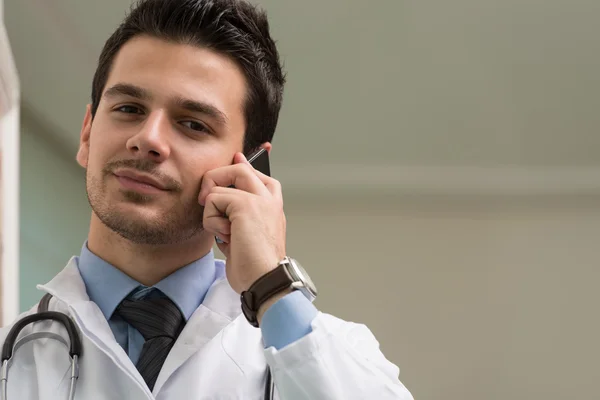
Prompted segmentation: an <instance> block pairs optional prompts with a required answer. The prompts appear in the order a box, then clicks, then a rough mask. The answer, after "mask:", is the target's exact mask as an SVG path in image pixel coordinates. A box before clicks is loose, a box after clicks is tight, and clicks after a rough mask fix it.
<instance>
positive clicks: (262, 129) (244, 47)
mask: <svg viewBox="0 0 600 400" xmlns="http://www.w3.org/2000/svg"><path fill="white" fill-rule="evenodd" d="M138 35H148V36H151V37H156V38H158V39H162V40H166V41H169V42H173V43H182V44H190V45H194V46H199V47H203V48H208V49H211V50H214V51H216V52H219V53H221V54H224V55H227V56H229V57H230V58H231V59H232V60H234V62H236V63H237V65H238V66H239V67H240V68H241V70H242V71H243V73H244V75H245V77H246V82H247V93H246V98H245V99H244V116H245V120H246V132H245V135H244V151H245V152H246V153H247V152H249V151H250V150H252V149H255V148H257V147H258V146H259V145H260V144H262V143H264V142H271V141H272V139H273V135H274V134H275V128H276V126H277V120H278V118H279V111H280V109H281V103H282V98H283V87H284V84H285V75H284V72H283V69H282V66H281V64H280V62H279V53H278V51H277V48H276V46H275V42H274V41H273V39H272V38H271V35H270V33H269V23H268V21H267V16H266V13H265V12H264V11H262V10H260V9H259V8H257V7H256V6H254V5H252V4H250V3H248V2H246V1H245V0H141V1H138V2H137V3H136V4H134V5H133V6H132V8H131V11H130V13H129V14H128V15H127V16H126V18H125V20H124V21H123V22H122V23H121V25H120V26H119V27H118V28H117V30H116V31H115V32H114V33H113V34H112V35H111V36H110V38H109V39H108V40H107V41H106V43H105V45H104V48H103V49H102V53H101V54H100V58H99V60H98V67H97V69H96V73H95V74H94V80H93V84H92V118H93V117H94V116H95V115H96V111H97V109H98V104H99V103H100V98H101V97H102V92H103V90H104V87H105V85H106V81H107V80H108V75H109V73H110V70H111V66H112V63H113V60H114V58H115V56H116V54H117V53H118V51H119V50H120V49H121V47H122V46H123V45H124V44H125V43H126V42H127V41H128V40H130V39H132V38H133V37H135V36H138Z"/></svg>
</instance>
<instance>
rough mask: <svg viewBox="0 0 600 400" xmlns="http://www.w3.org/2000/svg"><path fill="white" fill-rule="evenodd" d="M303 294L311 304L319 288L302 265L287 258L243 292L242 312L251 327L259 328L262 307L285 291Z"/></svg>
mask: <svg viewBox="0 0 600 400" xmlns="http://www.w3.org/2000/svg"><path fill="white" fill-rule="evenodd" d="M288 288H291V289H294V290H299V291H300V292H302V294H303V295H304V296H306V298H307V299H309V300H310V301H311V302H312V301H314V300H315V299H316V298H317V288H316V287H315V284H314V283H313V281H312V280H311V279H310V277H309V276H308V274H307V273H306V271H305V270H304V268H302V266H301V265H300V263H299V262H298V261H296V260H294V259H293V258H290V257H285V258H284V259H283V260H282V261H281V262H280V263H279V264H278V265H277V267H276V268H275V269H274V270H272V271H271V272H268V273H266V274H265V275H263V276H262V277H260V278H259V279H258V280H257V281H256V282H254V283H253V284H252V286H250V288H249V289H248V290H246V291H244V292H242V295H241V299H242V312H243V313H244V316H245V317H246V319H247V320H248V322H250V325H252V326H254V327H256V328H258V319H257V313H258V310H259V309H260V306H261V305H262V304H263V303H264V302H265V301H267V300H268V299H270V298H271V297H273V296H274V295H276V294H277V293H279V292H281V291H282V290H285V289H288Z"/></svg>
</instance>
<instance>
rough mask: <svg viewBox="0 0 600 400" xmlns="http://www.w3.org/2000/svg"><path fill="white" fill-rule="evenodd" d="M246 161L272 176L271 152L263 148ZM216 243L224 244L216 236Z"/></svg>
mask: <svg viewBox="0 0 600 400" xmlns="http://www.w3.org/2000/svg"><path fill="white" fill-rule="evenodd" d="M246 159H247V160H248V162H249V163H250V165H252V167H254V169H256V170H257V171H260V172H262V173H263V174H265V175H267V176H271V166H270V164H269V152H268V151H266V150H265V149H263V148H262V147H261V148H260V149H258V150H257V151H255V152H254V153H252V154H250V155H249V156H248V157H246ZM229 187H230V188H235V186H233V185H231V186H229ZM215 241H216V242H217V243H218V244H222V243H223V241H222V240H221V239H219V238H218V237H216V236H215Z"/></svg>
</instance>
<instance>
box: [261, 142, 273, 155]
mask: <svg viewBox="0 0 600 400" xmlns="http://www.w3.org/2000/svg"><path fill="white" fill-rule="evenodd" d="M260 147H261V148H263V149H265V150H266V151H267V153H269V155H271V149H272V148H273V145H272V144H271V143H270V142H264V143H263V144H261V145H260Z"/></svg>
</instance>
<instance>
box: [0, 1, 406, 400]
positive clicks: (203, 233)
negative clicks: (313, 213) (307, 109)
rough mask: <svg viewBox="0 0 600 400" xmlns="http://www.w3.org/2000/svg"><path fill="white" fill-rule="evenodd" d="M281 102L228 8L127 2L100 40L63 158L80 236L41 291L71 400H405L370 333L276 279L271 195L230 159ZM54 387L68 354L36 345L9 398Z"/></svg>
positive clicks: (250, 11) (61, 379)
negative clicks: (70, 153) (77, 184)
mask: <svg viewBox="0 0 600 400" xmlns="http://www.w3.org/2000/svg"><path fill="white" fill-rule="evenodd" d="M93 17H94V16H90V18H93ZM283 86H284V75H283V72H282V69H281V67H280V63H279V58H278V52H277V49H276V47H275V44H274V42H273V40H272V39H271V37H270V35H269V29H268V24H267V19H266V16H265V15H264V14H263V13H262V12H261V11H259V10H257V9H256V8H254V7H253V6H251V5H249V4H248V3H246V2H244V1H233V0H146V1H141V2H139V3H138V4H137V5H136V6H135V7H134V8H133V9H132V11H131V12H130V14H129V15H128V16H127V17H126V19H125V20H124V22H123V23H122V24H121V25H120V26H119V28H118V29H117V30H116V31H115V32H114V33H113V35H112V36H111V37H110V38H109V39H108V41H107V42H106V44H105V46H104V49H103V50H102V53H101V55H100V58H99V63H98V67H97V70H96V73H95V75H94V79H93V85H92V99H91V100H92V103H91V105H88V106H87V109H86V113H85V117H84V119H83V126H82V129H81V135H80V147H79V151H78V153H77V157H76V158H77V161H78V163H79V164H80V165H81V166H82V167H83V168H85V169H86V187H87V195H88V199H89V203H90V205H91V208H92V211H93V212H92V216H91V223H90V230H89V235H88V238H87V240H86V241H85V243H84V245H83V248H82V250H81V254H80V255H79V256H78V257H73V258H72V259H71V260H70V261H69V263H68V264H67V266H66V267H65V268H64V270H63V271H62V272H60V273H59V274H58V275H57V276H56V277H55V278H54V279H53V280H52V281H51V282H49V283H48V284H46V285H42V286H39V288H40V289H41V290H42V291H44V292H45V293H48V294H49V295H48V296H47V298H48V299H49V304H48V308H49V310H51V311H58V312H62V313H65V314H66V315H68V316H69V318H70V319H72V321H73V322H74V324H75V326H76V328H77V331H78V334H79V335H80V338H81V344H82V354H81V357H80V359H79V365H80V369H79V379H78V381H77V386H76V390H75V395H74V398H75V399H78V400H91V399H99V400H103V399H106V400H108V399H128V400H145V399H154V398H155V399H161V400H169V399H172V400H182V399H186V400H187V399H190V400H192V399H194V400H195V399H198V400H199V399H262V398H264V396H265V386H268V379H269V375H270V374H272V380H273V382H274V383H275V387H276V389H275V395H274V398H279V399H283V400H300V399H307V400H308V399H310V400H317V399H344V400H346V399H369V400H374V399H377V400H385V399H403V400H407V399H412V396H411V395H410V393H409V392H408V390H407V389H406V388H405V387H404V386H403V385H402V383H401V382H400V381H399V379H398V373H399V370H398V368H397V367H396V366H395V365H393V364H392V363H391V362H389V361H388V360H386V358H385V357H384V355H383V354H382V353H381V352H380V350H379V346H378V343H377V341H376V339H375V338H374V337H373V335H372V334H371V332H370V331H369V330H368V329H367V328H366V327H365V326H364V325H360V324H355V323H350V322H345V321H342V320H340V319H337V318H335V317H333V316H331V315H327V314H324V313H321V312H319V311H318V310H317V309H316V308H315V307H314V306H313V304H312V302H311V300H313V298H312V295H313V294H314V293H311V290H310V289H311V285H312V284H311V282H310V279H309V278H308V275H303V276H300V277H295V276H293V275H290V274H289V273H288V272H289V271H296V270H297V271H300V272H301V273H302V272H303V270H302V269H301V267H300V266H299V263H298V261H296V260H294V259H292V258H291V257H290V255H288V254H287V253H286V243H285V237H286V222H285V216H284V212H283V201H282V192H281V186H280V184H279V182H277V181H276V180H275V179H272V178H270V177H268V176H266V175H263V174H261V173H260V172H257V171H256V170H254V169H253V168H252V167H251V166H250V165H249V164H248V161H247V159H246V158H245V156H244V154H249V153H250V152H252V151H253V150H255V149H257V148H260V147H263V148H265V149H266V150H268V151H270V150H271V144H270V143H271V141H272V138H273V134H274V131H275V127H276V124H277V118H278V114H279V110H280V107H281V101H282V92H283ZM57 101H59V99H57ZM307 119H308V120H310V116H307ZM307 126H310V125H307ZM315 145H318V144H316V143H315ZM215 237H217V238H218V239H219V244H218V246H219V248H220V250H221V251H222V252H223V253H224V254H225V256H226V263H225V262H222V261H218V260H216V259H215V258H214V256H213V252H212V250H211V249H212V246H213V245H214V243H215ZM324 261H325V260H324ZM292 285H293V289H292ZM346 295H351V294H346ZM49 296H51V298H50V297H49ZM241 299H243V300H241ZM242 303H243V306H242ZM36 311H37V306H36V307H34V308H33V309H32V310H30V311H29V312H28V313H26V314H33V313H35V312H36ZM9 329H10V326H9V327H7V328H5V329H3V330H2V331H0V344H3V342H4V341H5V339H6V335H7V333H8V330H9ZM34 332H51V333H55V334H58V335H60V336H61V337H63V338H68V335H67V332H66V330H65V328H64V327H63V326H62V325H60V324H58V323H57V322H53V321H40V322H36V323H34V324H31V325H29V326H27V327H26V328H25V329H23V331H22V332H21V334H20V335H19V337H24V336H26V335H28V334H31V333H34ZM268 371H269V372H270V373H269V372H268ZM69 382H70V364H69V357H68V352H67V350H66V347H65V346H64V345H63V344H61V343H60V342H58V341H56V340H50V339H45V338H42V339H38V340H34V341H31V342H28V343H27V344H25V345H23V346H21V347H20V348H19V349H18V351H17V352H15V353H14V355H13V358H12V360H11V363H10V368H9V373H8V384H7V386H8V399H15V400H17V399H18V400H30V399H53V400H54V399H66V398H68V397H69Z"/></svg>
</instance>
